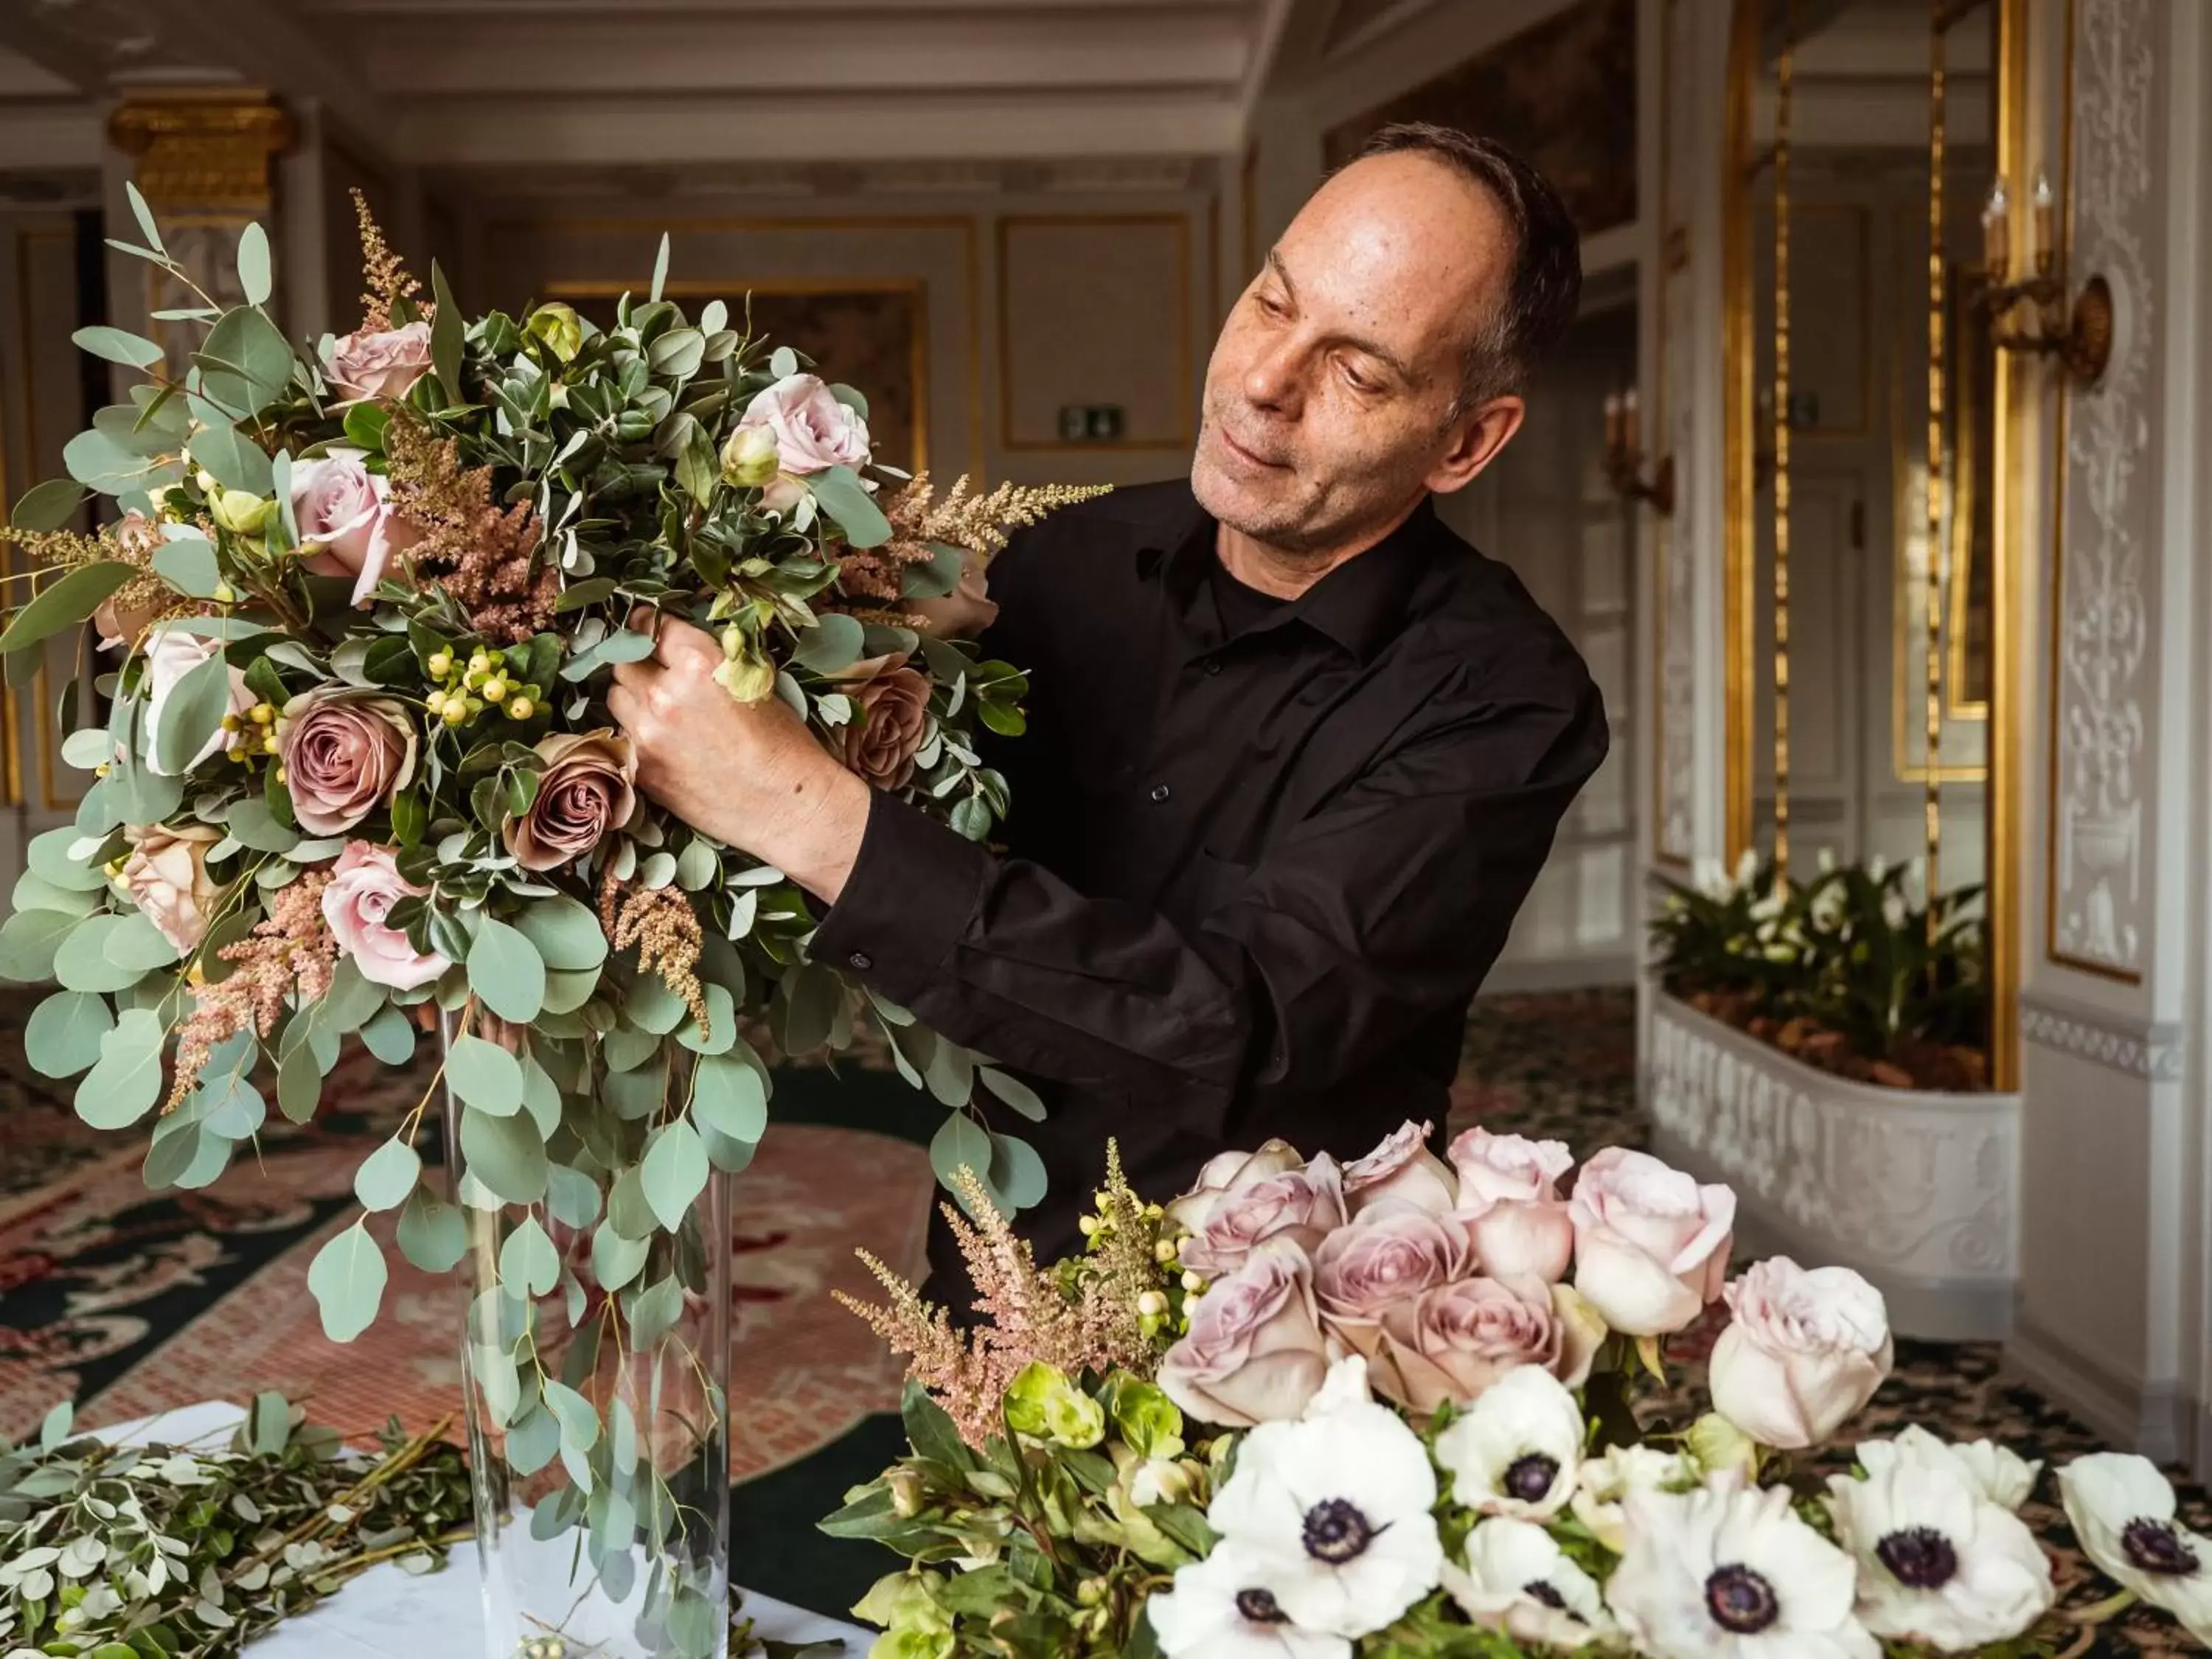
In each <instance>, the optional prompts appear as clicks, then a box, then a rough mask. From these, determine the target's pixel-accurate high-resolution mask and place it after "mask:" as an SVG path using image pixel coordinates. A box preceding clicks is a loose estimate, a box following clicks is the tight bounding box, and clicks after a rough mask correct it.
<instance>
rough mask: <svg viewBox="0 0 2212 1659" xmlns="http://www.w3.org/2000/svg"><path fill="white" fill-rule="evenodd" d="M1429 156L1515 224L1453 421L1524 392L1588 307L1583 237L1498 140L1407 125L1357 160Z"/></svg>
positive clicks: (1472, 342)
mask: <svg viewBox="0 0 2212 1659" xmlns="http://www.w3.org/2000/svg"><path fill="white" fill-rule="evenodd" d="M1407 154H1412V155H1427V156H1430V157H1432V158H1433V159H1435V160H1437V161H1442V162H1443V164H1444V165H1445V166H1447V167H1450V168H1452V169H1453V170H1454V171H1455V172H1456V173H1460V174H1462V176H1464V177H1466V178H1468V179H1473V180H1474V182H1475V183H1476V184H1478V185H1481V186H1482V188H1483V189H1484V190H1486V191H1488V192H1489V194H1490V197H1491V199H1492V200H1493V201H1495V202H1496V203H1497V204H1498V207H1499V208H1500V209H1502V210H1504V214H1505V217H1506V220H1507V222H1509V223H1510V225H1511V226H1512V227H1513V235H1514V247H1513V263H1512V267H1511V270H1510V274H1509V276H1508V277H1507V280H1506V288H1505V297H1504V301H1502V302H1501V303H1500V304H1499V305H1498V307H1496V308H1495V310H1494V311H1493V312H1492V315H1491V316H1490V318H1489V319H1488V320H1487V321H1486V323H1485V324H1484V325H1483V326H1481V327H1480V328H1479V329H1476V330H1475V331H1474V333H1473V335H1472V337H1470V338H1469V339H1468V344H1467V351H1466V356H1465V359H1464V361H1463V362H1462V369H1461V386H1460V392H1459V396H1458V397H1457V398H1455V400H1454V402H1453V405H1452V414H1453V417H1454V418H1457V416H1459V415H1460V414H1461V413H1462V412H1463V411H1464V410H1468V409H1470V408H1472V407H1474V405H1475V404H1480V403H1481V402H1483V401H1484V400H1485V399H1486V398H1497V397H1502V396H1504V394H1505V393H1507V392H1518V391H1519V390H1521V388H1522V386H1525V385H1527V384H1528V376H1529V374H1530V373H1531V372H1533V371H1534V368H1535V367H1536V365H1537V364H1538V363H1540V362H1542V361H1543V360H1544V358H1545V357H1546V356H1547V355H1548V354H1549V353H1550V351H1551V349H1552V348H1553V346H1555V345H1557V344H1558V343H1559V339H1560V337H1562V336H1563V335H1565V333H1566V331H1567V325H1569V324H1571V323H1572V322H1573V321H1574V319H1575V311H1576V308H1577V307H1578V306H1579V305H1580V304H1581V302H1582V292H1583V257H1582V238H1581V236H1580V235H1579V234H1577V232H1576V230H1575V225H1574V221H1573V220H1572V219H1571V218H1570V217H1569V216H1568V215H1567V204H1565V202H1563V201H1561V200H1560V199H1559V191H1556V190H1553V188H1552V186H1551V185H1550V183H1549V182H1548V181H1547V180H1546V179H1545V177H1544V175H1543V174H1542V173H1539V172H1537V171H1536V169H1535V168H1534V167H1531V166H1530V165H1529V164H1528V161H1526V160H1525V159H1524V158H1523V157H1522V156H1521V155H1519V154H1518V153H1516V151H1514V150H1512V149H1509V148H1508V147H1507V146H1505V145H1504V144H1501V143H1498V141H1497V140H1496V139H1495V138H1478V137H1474V135H1473V134H1471V133H1466V132H1462V131H1459V130H1458V129H1457V128H1455V127H1444V126H1437V125H1434V124H1432V123H1431V122H1427V121H1401V122H1399V123H1397V124H1395V125H1391V126H1387V127H1384V128H1383V130H1382V131H1380V132H1378V133H1376V135H1375V136H1374V137H1372V138H1370V139H1369V140H1368V141H1367V143H1366V144H1365V146H1364V148H1363V149H1361V150H1360V152H1359V159H1360V160H1363V161H1364V160H1365V159H1366V158H1367V157H1369V156H1371V155H1407Z"/></svg>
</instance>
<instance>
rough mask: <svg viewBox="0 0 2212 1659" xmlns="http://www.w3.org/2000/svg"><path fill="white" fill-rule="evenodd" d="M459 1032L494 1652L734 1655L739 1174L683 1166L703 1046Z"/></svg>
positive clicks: (687, 1658) (473, 1456) (483, 1534)
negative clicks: (734, 1181) (732, 1381)
mask: <svg viewBox="0 0 2212 1659" xmlns="http://www.w3.org/2000/svg"><path fill="white" fill-rule="evenodd" d="M443 1035H444V1037H445V1042H446V1056H447V1067H446V1125H447V1134H446V1146H447V1170H448V1172H449V1176H450V1179H451V1182H452V1195H453V1200H454V1202H455V1204H456V1205H457V1206H459V1226H460V1228H461V1229H463V1230H464V1231H465V1260H464V1263H463V1266H464V1269H465V1282H466V1286H467V1291H468V1295H469V1303H468V1310H467V1314H466V1316H465V1328H464V1330H463V1333H462V1340H461V1357H462V1369H463V1375H464V1377H465V1393H466V1405H467V1420H468V1434H469V1454H470V1464H471V1469H472V1471H473V1476H474V1481H475V1488H476V1517H477V1558H478V1560H479V1562H480V1563H481V1565H482V1569H483V1607H484V1647H483V1652H484V1654H485V1659H586V1656H590V1659H726V1654H727V1651H728V1643H729V1547H728V1537H729V1350H730V1216H729V1200H728V1194H727V1177H726V1176H725V1175H724V1173H723V1172H722V1170H720V1169H719V1168H714V1167H712V1166H710V1165H701V1166H699V1169H698V1170H694V1171H693V1173H692V1175H690V1176H684V1175H681V1174H679V1175H678V1176H676V1177H673V1178H671V1176H670V1174H669V1166H670V1165H671V1164H673V1163H676V1162H681V1161H684V1160H688V1159H691V1158H694V1156H695V1155H696V1152H697V1148H696V1146H694V1145H692V1144H691V1142H692V1140H693V1139H696V1131H695V1130H692V1129H691V1128H690V1126H689V1125H688V1123H687V1121H686V1103H687V1097H688V1094H689V1091H690V1077H691V1071H692V1060H693V1056H692V1055H691V1054H690V1053H689V1052H688V1051H687V1050H686V1049H685V1048H683V1047H682V1046H681V1045H679V1043H678V1042H677V1041H676V1039H675V1038H674V1037H672V1036H653V1035H652V1034H650V1033H645V1032H640V1031H636V1030H626V1029H621V1028H618V1029H617V1030H614V1031H612V1032H609V1033H606V1034H604V1035H587V1036H580V1037H575V1038H568V1039H562V1038H553V1037H549V1036H546V1035H545V1034H544V1032H543V1031H542V1030H536V1029H525V1028H519V1027H513V1026H505V1025H502V1024H500V1023H499V1022H498V1021H496V1020H491V1019H488V1018H485V1017H484V1016H483V1015H482V1014H481V1013H477V1014H475V1015H473V1016H472V1017H471V1019H470V1021H469V1029H468V1030H456V1029H455V1024H454V1021H453V1017H451V1016H448V1017H447V1019H446V1021H445V1024H444V1031H443ZM509 1061H511V1062H512V1066H513V1070H514V1071H515V1072H516V1073H519V1074H520V1088H521V1097H520V1100H519V1101H516V1102H514V1103H512V1104H511V1105H510V1104H509V1102H508V1100H507V1096H508V1095H509V1094H510V1093H511V1092H512V1091H513V1086H514V1085H513V1079H510V1078H509V1077H508V1075H507V1065H508V1062H509ZM671 1135H672V1136H674V1137H676V1138H677V1139H679V1140H684V1142H685V1145H684V1146H683V1147H681V1148H679V1149H678V1150H677V1151H675V1152H668V1151H665V1150H664V1151H659V1152H657V1151H656V1141H657V1140H658V1139H660V1138H662V1137H665V1136H671ZM700 1174H703V1182H702V1184H698V1185H697V1187H696V1192H694V1191H692V1190H691V1188H692V1186H693V1184H694V1179H695V1178H696V1176H698V1175H700Z"/></svg>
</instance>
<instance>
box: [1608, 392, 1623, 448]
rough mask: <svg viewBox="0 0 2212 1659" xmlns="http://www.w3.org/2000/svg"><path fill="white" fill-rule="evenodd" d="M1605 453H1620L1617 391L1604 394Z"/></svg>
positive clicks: (1618, 399)
mask: <svg viewBox="0 0 2212 1659" xmlns="http://www.w3.org/2000/svg"><path fill="white" fill-rule="evenodd" d="M1605 453H1607V455H1618V454H1620V393H1619V392H1607V393H1606V394H1605Z"/></svg>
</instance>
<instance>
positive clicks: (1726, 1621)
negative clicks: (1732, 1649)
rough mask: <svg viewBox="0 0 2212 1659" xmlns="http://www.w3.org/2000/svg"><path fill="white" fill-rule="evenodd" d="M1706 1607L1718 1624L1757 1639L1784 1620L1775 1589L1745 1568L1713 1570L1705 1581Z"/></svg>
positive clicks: (1732, 1566)
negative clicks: (1768, 1628)
mask: <svg viewBox="0 0 2212 1659" xmlns="http://www.w3.org/2000/svg"><path fill="white" fill-rule="evenodd" d="M1705 1607H1706V1610H1707V1611H1708V1612H1710V1613H1711V1614H1712V1615H1713V1622H1714V1623H1715V1624H1717V1625H1718V1626H1720V1627H1721V1628H1722V1629H1723V1630H1725V1631H1731V1632H1735V1634H1736V1635H1738V1636H1756V1635H1758V1634H1759V1632H1761V1631H1763V1630H1765V1628H1766V1627H1767V1626H1770V1625H1771V1624H1772V1623H1773V1622H1774V1621H1775V1620H1778V1619H1779V1618H1780V1617H1781V1616H1782V1603H1781V1602H1780V1601H1778V1600H1777V1599H1776V1597H1775V1594H1774V1586H1773V1585H1771V1584H1770V1583H1767V1582H1766V1580H1765V1579H1764V1578H1762V1577H1759V1575H1758V1574H1757V1573H1755V1572H1753V1571H1752V1570H1751V1569H1750V1568H1749V1567H1744V1566H1735V1565H1729V1566H1725V1567H1716V1568H1714V1569H1713V1575H1712V1577H1710V1578H1708V1579H1706V1580H1705Z"/></svg>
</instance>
